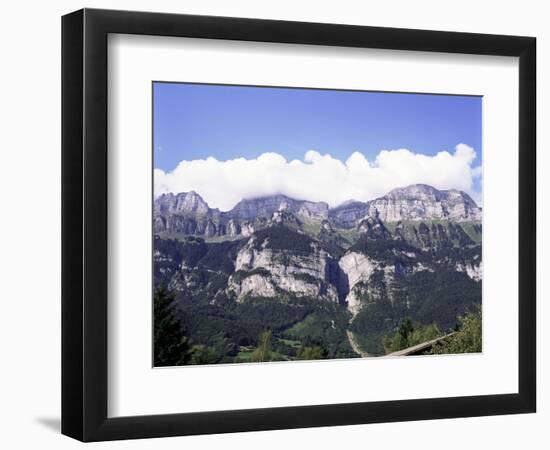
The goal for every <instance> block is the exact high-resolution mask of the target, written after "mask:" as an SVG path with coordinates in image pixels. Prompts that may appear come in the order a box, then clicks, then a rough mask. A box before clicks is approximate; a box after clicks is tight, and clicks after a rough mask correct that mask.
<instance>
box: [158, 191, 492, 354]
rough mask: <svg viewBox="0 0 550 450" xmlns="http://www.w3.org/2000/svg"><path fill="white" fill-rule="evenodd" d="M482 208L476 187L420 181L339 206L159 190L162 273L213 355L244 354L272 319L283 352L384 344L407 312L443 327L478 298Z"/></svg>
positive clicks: (185, 319)
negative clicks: (223, 203)
mask: <svg viewBox="0 0 550 450" xmlns="http://www.w3.org/2000/svg"><path fill="white" fill-rule="evenodd" d="M481 219H482V210H481V208H479V207H478V206H477V205H476V203H475V202H474V201H473V200H472V198H471V197H470V196H468V194H466V193H464V192H462V191H459V190H453V189H451V190H445V191H442V190H437V189H435V188H433V187H431V186H427V185H420V184H417V185H412V186H407V187H403V188H397V189H394V190H392V191H390V192H388V193H387V194H386V195H384V196H382V197H380V198H377V199H374V200H371V201H368V202H359V201H349V202H346V203H344V204H343V205H341V206H338V207H336V208H330V207H329V206H328V204H327V203H324V202H310V201H304V200H296V199H292V198H289V197H287V196H284V195H273V196H269V197H262V198H254V199H243V200H242V201H240V202H239V203H237V204H236V205H235V207H234V208H232V209H231V210H230V211H220V210H219V209H214V208H210V207H209V206H208V204H207V203H206V202H205V201H204V200H203V198H202V197H201V196H200V195H199V194H198V193H196V192H187V193H179V194H171V193H170V194H163V195H160V196H159V197H157V198H156V199H155V202H154V233H155V239H154V280H155V285H156V286H157V287H160V286H163V287H166V288H168V289H169V290H171V291H172V292H174V295H175V296H176V300H177V306H178V307H177V309H178V314H179V317H180V320H181V322H182V324H183V327H184V329H185V330H186V333H187V334H188V335H189V336H190V338H191V339H192V340H193V342H195V343H196V345H197V346H198V347H200V348H202V349H208V352H209V353H208V355H210V356H209V357H208V358H210V359H209V362H210V363H213V362H224V363H227V362H242V361H246V360H247V355H248V353H247V352H248V350H249V349H251V348H254V346H255V345H257V343H258V341H257V340H258V336H259V335H260V334H261V333H262V332H263V331H264V330H270V332H272V333H273V339H274V346H275V349H276V351H275V354H276V355H278V356H277V357H278V358H280V359H282V360H288V359H295V358H296V354H297V351H298V350H297V349H299V348H302V347H304V346H310V347H311V346H316V347H319V348H322V349H323V351H324V352H325V353H324V354H325V355H326V357H330V358H347V357H357V356H359V355H362V356H364V355H367V354H368V355H380V354H383V353H384V344H383V342H384V337H385V336H387V335H389V334H391V333H394V332H395V331H396V329H397V328H398V327H399V326H400V324H402V322H403V321H404V320H406V319H407V320H412V321H413V322H414V323H418V324H422V325H432V324H434V325H435V326H437V327H438V329H440V330H441V331H442V332H446V331H449V330H452V329H453V328H454V327H455V326H456V325H457V321H458V318H459V317H460V316H461V315H462V314H464V313H465V312H466V311H468V310H469V309H470V308H472V307H473V306H475V305H479V304H480V303H481V280H482V273H483V269H482V253H481V240H482V224H481ZM208 358H206V359H208Z"/></svg>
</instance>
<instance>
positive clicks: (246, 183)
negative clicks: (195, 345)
mask: <svg viewBox="0 0 550 450" xmlns="http://www.w3.org/2000/svg"><path fill="white" fill-rule="evenodd" d="M475 156H476V153H475V151H474V149H473V148H471V147H469V146H468V145H466V144H458V145H457V146H456V148H455V151H454V153H452V154H451V153H449V152H447V151H442V152H439V153H437V154H436V155H434V156H427V155H423V154H418V153H413V152H411V151H410V150H407V149H399V150H382V151H381V152H380V153H379V154H378V156H377V157H376V159H375V160H374V161H372V162H371V161H368V160H367V158H366V157H365V155H363V154H362V153H360V152H354V153H353V154H352V155H351V156H350V157H349V158H348V159H347V160H346V161H345V162H343V161H340V160H339V159H336V158H333V157H332V156H331V155H330V154H325V155H322V154H320V153H318V152H316V151H314V150H310V151H308V152H307V153H306V154H305V156H304V159H303V161H300V160H293V161H287V160H286V159H285V158H284V157H283V156H281V155H279V154H278V153H264V154H262V155H260V156H259V157H258V158H256V159H245V158H237V159H232V160H228V161H218V160H217V159H215V158H212V157H209V158H207V159H200V160H193V161H181V162H180V163H179V164H178V166H177V167H176V168H175V169H174V170H173V171H171V172H164V171H162V170H160V169H155V173H154V180H155V195H156V196H158V195H160V194H162V193H165V192H174V193H177V192H188V191H191V190H194V191H196V192H198V193H199V194H200V195H201V196H202V197H203V198H204V199H205V200H206V202H207V203H208V204H209V205H210V207H212V208H220V209H221V210H222V211H225V210H229V209H231V208H232V207H233V206H234V205H235V204H236V203H237V202H238V201H239V200H241V199H243V198H253V197H260V196H264V195H271V194H285V195H288V196H289V197H293V198H297V199H303V200H311V201H325V202H327V203H328V204H329V205H330V206H337V205H339V204H341V203H343V202H344V201H346V200H350V199H354V200H361V201H366V200H371V199H373V198H376V197H379V196H381V195H384V194H385V193H387V192H388V191H390V190H391V189H393V188H395V187H400V186H407V185H409V184H414V183H425V184H429V185H432V186H434V187H436V188H438V189H451V188H454V189H460V190H463V191H465V192H468V193H470V194H471V195H472V196H474V198H476V199H477V198H479V197H480V196H479V193H478V192H475V191H474V183H473V181H474V178H476V177H479V176H481V169H480V168H479V167H472V163H473V160H474V158H475Z"/></svg>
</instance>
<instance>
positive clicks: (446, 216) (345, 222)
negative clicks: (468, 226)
mask: <svg viewBox="0 0 550 450" xmlns="http://www.w3.org/2000/svg"><path fill="white" fill-rule="evenodd" d="M289 217H294V218H295V219H294V220H295V221H296V222H297V223H298V226H300V227H302V225H303V224H304V223H305V224H311V223H317V224H318V223H324V224H325V226H327V224H328V225H330V226H331V227H333V228H334V227H336V228H343V229H351V228H362V229H365V228H366V227H368V226H369V220H370V221H372V220H374V221H376V220H381V221H382V222H385V223H392V222H400V221H413V222H419V223H420V222H422V221H433V220H446V221H452V222H466V221H468V222H478V223H479V222H481V208H479V207H478V206H477V205H476V204H475V202H474V201H473V200H472V199H471V198H470V196H469V195H468V194H466V193H464V192H462V191H458V190H454V189H451V190H447V191H440V190H437V189H435V188H433V187H431V186H427V185H424V184H415V185H412V186H407V187H404V188H398V189H394V190H392V191H390V192H388V193H387V194H386V195H384V196H383V197H380V198H377V199H374V200H371V201H369V202H357V201H350V202H346V203H345V204H343V205H342V206H339V207H337V208H332V209H329V207H328V205H327V204H326V203H324V202H310V201H304V200H296V199H292V198H290V197H287V196H285V195H271V196H266V197H260V198H253V199H245V200H241V201H240V202H239V203H237V204H236V205H235V207H234V208H233V209H231V210H230V211H223V212H222V211H220V210H219V209H213V208H210V207H209V206H208V204H207V203H206V202H205V201H204V200H203V199H202V198H201V196H200V195H199V194H197V193H196V192H193V191H191V192H181V193H179V194H172V193H169V194H162V195H161V196H159V197H158V198H157V199H156V200H155V204H154V230H155V233H164V232H167V233H171V234H183V235H195V236H205V237H214V236H229V237H241V236H242V237H246V236H250V235H251V234H252V233H253V232H254V230H258V229H260V228H263V227H265V226H269V224H270V223H271V221H272V220H274V219H277V220H281V219H282V218H284V220H287V219H288V218H289Z"/></svg>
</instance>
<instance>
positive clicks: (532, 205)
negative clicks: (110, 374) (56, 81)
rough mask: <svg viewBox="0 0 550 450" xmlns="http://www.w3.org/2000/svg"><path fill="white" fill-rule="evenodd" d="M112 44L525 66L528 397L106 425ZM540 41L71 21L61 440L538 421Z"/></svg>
mask: <svg viewBox="0 0 550 450" xmlns="http://www.w3.org/2000/svg"><path fill="white" fill-rule="evenodd" d="M109 33H124V34H138V35H151V36H179V37H193V38H209V39H231V40H240V41H260V42H279V43H291V44H311V45H327V46H335V47H368V48H377V49H394V50H415V51H429V52H448V53H465V54H478V55H503V56H516V57H519V104H518V108H519V142H518V152H519V168H518V170H519V292H518V293H517V294H518V301H519V321H518V327H519V386H518V392H517V393H511V394H499V395H481V396H469V397H453V398H430V399H418V400H400V401H377V402H367V403H347V404H337V405H312V406H299V407H297V406H289V407H278V408H263V409H248V410H233V411H211V412H198V413H182V414H166V415H146V416H134V417H117V418H109V417H108V416H107V395H108V384H107V364H108V362H107V317H108V315H107V314H108V313H107V266H108V261H107V193H108V186H107V98H108V97H107V96H108V92H107V36H108V34H109ZM535 90H536V39H535V38H533V37H518V36H503V35H488V34H471V33H457V32H440V31H422V30H409V29H395V28H377V27H364V26H350V25H334V24H320V23H300V22H286V21H274V20H258V19H243V18H227V17H208V16H192V15H175V14H157V13H144V12H128V11H108V10H95V9H83V10H80V11H76V12H74V13H71V14H68V15H66V16H64V17H63V18H62V433H63V434H66V435H68V436H71V437H73V438H76V439H79V440H82V441H102V440H113V439H132V438H148V437H161V436H177V435H191V434H212V433H228V432H239V431H255V430H274V429H283V428H300V427H320V426H330V425H351V424H364V423H378V422H397V421H407V420H425V419H438V418H453V417H468V416H487V415H498V414H515V413H530V412H535V409H536V320H535V318H536V274H535V273H536V272H535V265H536V233H535V231H536V155H535V147H536V104H535V100H536V99H535Z"/></svg>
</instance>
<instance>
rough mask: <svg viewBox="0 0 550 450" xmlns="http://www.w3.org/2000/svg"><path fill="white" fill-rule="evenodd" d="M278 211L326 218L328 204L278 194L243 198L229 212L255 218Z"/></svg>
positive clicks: (242, 217) (237, 216)
mask: <svg viewBox="0 0 550 450" xmlns="http://www.w3.org/2000/svg"><path fill="white" fill-rule="evenodd" d="M276 211H288V212H290V213H292V214H294V215H296V216H298V217H300V216H301V217H305V218H318V219H326V218H327V217H328V204H327V203H324V202H309V201H305V200H295V199H293V198H290V197H287V196H286V195H282V194H278V195H270V196H267V197H258V198H252V199H245V200H241V201H240V202H239V203H237V204H236V205H235V207H234V208H233V209H232V210H231V211H229V212H228V214H230V215H231V216H232V217H235V218H238V219H245V220H253V219H255V218H257V217H266V218H271V217H272V216H273V213H274V212H276Z"/></svg>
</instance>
